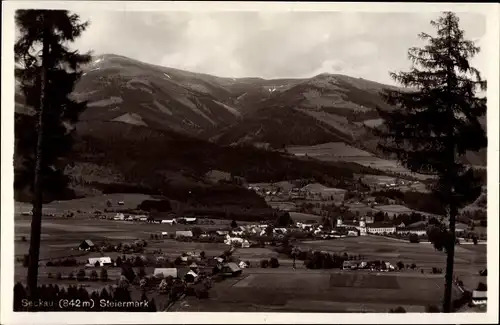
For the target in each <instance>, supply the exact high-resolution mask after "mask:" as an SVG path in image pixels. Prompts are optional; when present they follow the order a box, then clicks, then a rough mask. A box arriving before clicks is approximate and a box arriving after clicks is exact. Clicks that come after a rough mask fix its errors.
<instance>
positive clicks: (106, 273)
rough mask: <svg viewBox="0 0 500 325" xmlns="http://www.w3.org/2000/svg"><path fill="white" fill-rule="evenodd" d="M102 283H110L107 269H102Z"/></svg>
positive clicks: (100, 276)
mask: <svg viewBox="0 0 500 325" xmlns="http://www.w3.org/2000/svg"><path fill="white" fill-rule="evenodd" d="M99 278H100V279H101V281H108V271H107V270H106V269H105V268H102V269H101V274H100V275H99Z"/></svg>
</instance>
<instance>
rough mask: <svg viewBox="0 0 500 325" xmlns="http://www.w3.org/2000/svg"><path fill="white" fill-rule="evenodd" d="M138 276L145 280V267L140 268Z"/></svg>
mask: <svg viewBox="0 0 500 325" xmlns="http://www.w3.org/2000/svg"><path fill="white" fill-rule="evenodd" d="M137 275H138V276H139V277H140V278H143V277H144V276H146V270H145V269H144V267H143V266H141V267H140V268H139V270H138V271H137Z"/></svg>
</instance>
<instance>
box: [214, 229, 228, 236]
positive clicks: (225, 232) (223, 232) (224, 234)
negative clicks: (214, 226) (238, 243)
mask: <svg viewBox="0 0 500 325" xmlns="http://www.w3.org/2000/svg"><path fill="white" fill-rule="evenodd" d="M215 233H216V234H217V235H219V236H226V235H227V234H229V231H227V230H217V231H216V232H215Z"/></svg>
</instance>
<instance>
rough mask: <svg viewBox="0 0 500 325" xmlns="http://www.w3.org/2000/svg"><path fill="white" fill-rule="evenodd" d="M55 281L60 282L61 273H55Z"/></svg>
mask: <svg viewBox="0 0 500 325" xmlns="http://www.w3.org/2000/svg"><path fill="white" fill-rule="evenodd" d="M56 279H57V280H61V279H62V274H61V272H57V273H56Z"/></svg>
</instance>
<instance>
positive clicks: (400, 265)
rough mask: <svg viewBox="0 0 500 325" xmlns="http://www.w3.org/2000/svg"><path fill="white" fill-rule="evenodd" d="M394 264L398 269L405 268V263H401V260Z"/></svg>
mask: <svg viewBox="0 0 500 325" xmlns="http://www.w3.org/2000/svg"><path fill="white" fill-rule="evenodd" d="M396 266H397V267H398V269H400V270H401V269H404V268H405V265H404V264H403V262H401V261H399V262H398V263H397V264H396Z"/></svg>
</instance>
